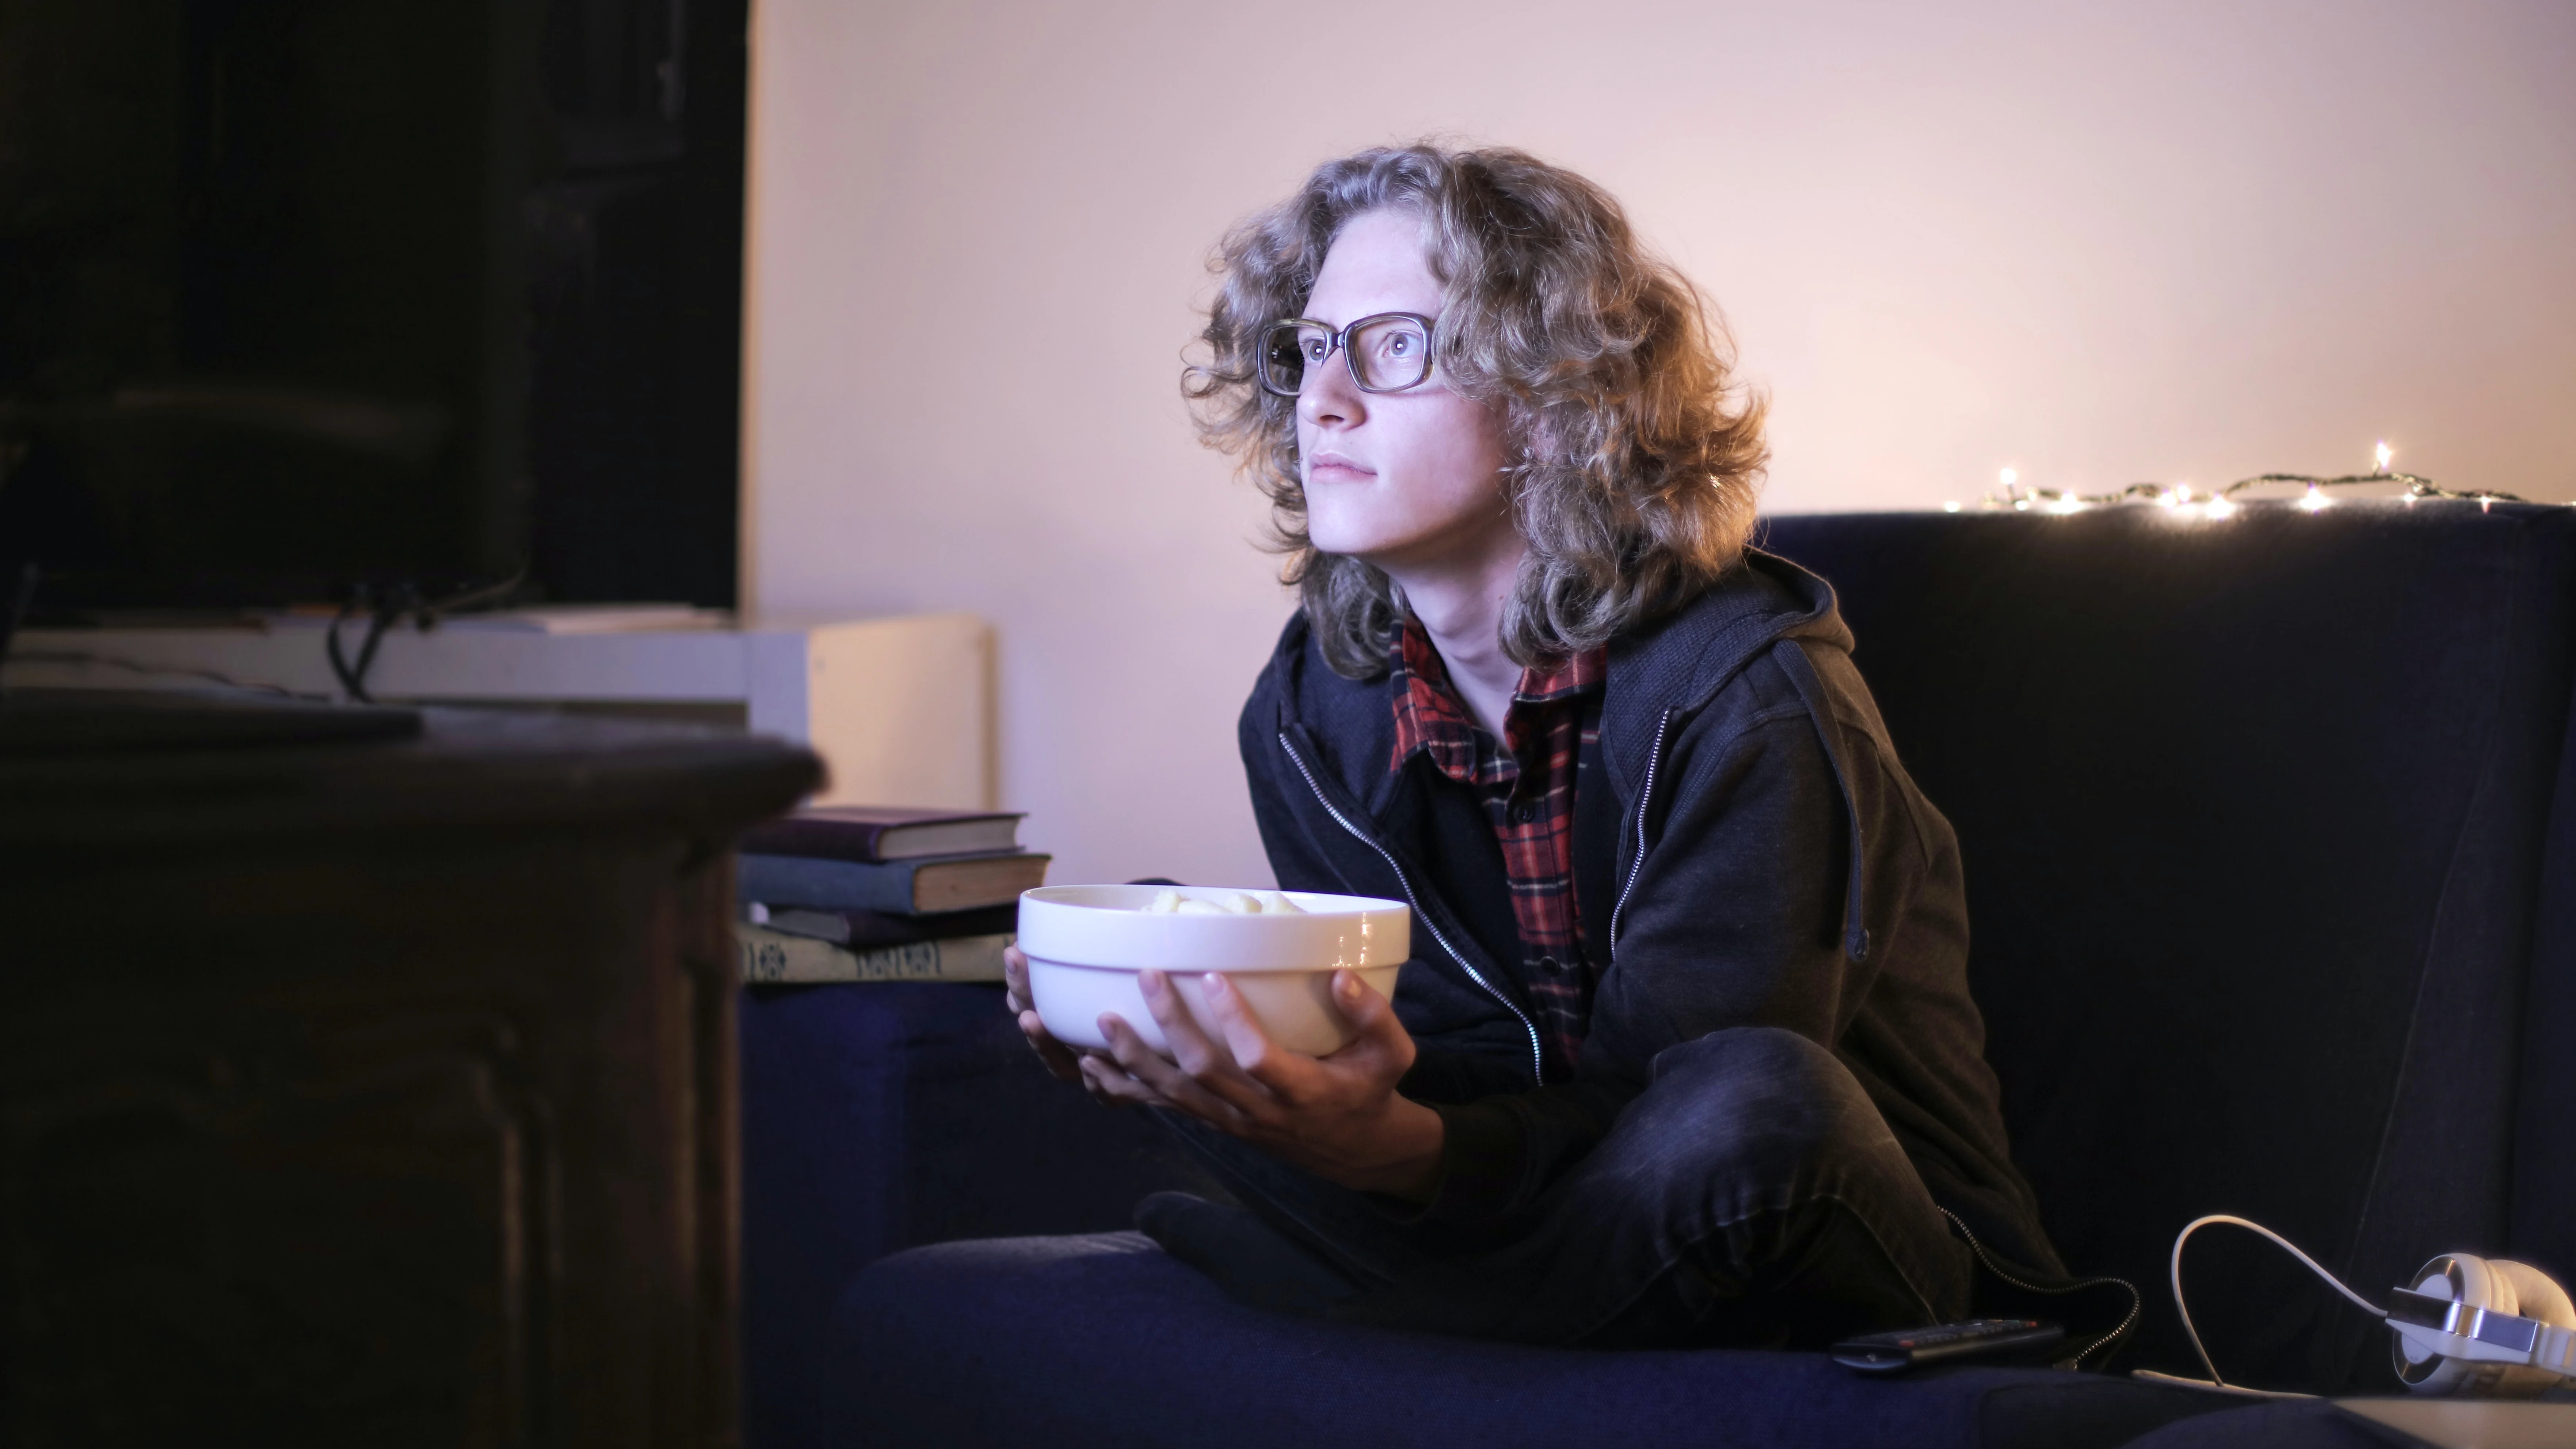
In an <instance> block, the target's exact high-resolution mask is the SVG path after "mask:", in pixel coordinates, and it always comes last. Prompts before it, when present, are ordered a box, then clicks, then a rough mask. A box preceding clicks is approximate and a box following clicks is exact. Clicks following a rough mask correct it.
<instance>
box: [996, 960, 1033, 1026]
mask: <svg viewBox="0 0 2576 1449" xmlns="http://www.w3.org/2000/svg"><path fill="white" fill-rule="evenodd" d="M1002 986H1003V996H1004V997H1005V999H1007V1000H1008V1001H1009V1002H1010V1003H1011V1013H1012V1014H1013V1015H1015V1016H1016V1015H1018V1014H1019V1013H1021V1012H1023V1011H1027V1010H1029V1009H1031V1008H1033V1007H1035V1006H1036V1005H1037V998H1036V997H1035V996H1034V995H1032V994H1031V993H1030V991H1029V958H1028V957H1027V956H1026V955H1025V954H1023V953H1022V952H1021V950H1020V948H1019V947H1017V946H1004V947H1003V948H1002Z"/></svg>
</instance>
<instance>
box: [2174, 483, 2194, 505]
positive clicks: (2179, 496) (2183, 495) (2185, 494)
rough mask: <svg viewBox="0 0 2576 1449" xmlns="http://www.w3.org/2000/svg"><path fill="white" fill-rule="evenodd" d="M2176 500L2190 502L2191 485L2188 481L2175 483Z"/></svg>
mask: <svg viewBox="0 0 2576 1449" xmlns="http://www.w3.org/2000/svg"><path fill="white" fill-rule="evenodd" d="M2174 501H2175V502H2177V503H2189V502H2190V501H2191V485H2190V484H2188V483H2177V484H2175V485H2174Z"/></svg>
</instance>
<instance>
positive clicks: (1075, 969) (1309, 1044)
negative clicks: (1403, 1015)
mask: <svg viewBox="0 0 2576 1449" xmlns="http://www.w3.org/2000/svg"><path fill="white" fill-rule="evenodd" d="M1168 889H1170V887H1168V886H1123V885H1117V886H1113V885H1095V886H1045V887H1042V888H1040V889H1038V890H1033V891H1022V892H1021V893H1020V932H1019V935H1020V940H1019V945H1020V950H1021V951H1022V952H1024V953H1025V954H1026V955H1027V956H1028V958H1029V993H1030V995H1032V996H1033V997H1035V998H1036V1004H1037V1011H1038V1019H1039V1020H1041V1021H1044V1022H1045V1023H1046V1029H1047V1030H1048V1031H1049V1032H1050V1033H1052V1034H1053V1035H1054V1037H1055V1039H1056V1040H1058V1041H1061V1042H1064V1043H1067V1044H1068V1045H1072V1046H1078V1047H1106V1046H1108V1045H1109V1041H1108V1039H1107V1038H1106V1037H1103V1036H1102V1035H1101V1034H1100V1024H1099V1022H1100V1014H1101V1013H1102V1012H1104V1011H1114V1012H1116V1013H1118V1015H1120V1016H1121V1017H1124V1018H1126V1021H1127V1024H1128V1025H1130V1026H1132V1027H1134V1028H1136V1034H1137V1035H1138V1036H1141V1037H1143V1038H1144V1039H1145V1044H1146V1045H1148V1046H1150V1047H1152V1048H1153V1049H1154V1050H1156V1051H1158V1052H1162V1053H1165V1054H1166V1055H1168V1054H1169V1053H1170V1051H1171V1047H1170V1046H1169V1044H1168V1043H1166V1042H1165V1041H1164V1040H1163V1028H1162V1025H1161V1024H1160V1023H1159V1022H1157V1021H1155V1020H1154V1013H1153V1012H1152V1011H1150V1010H1148V1009H1147V1008H1146V1005H1145V994H1144V992H1143V991H1142V990H1140V989H1138V987H1137V985H1136V973H1137V972H1139V971H1144V970H1156V971H1167V972H1170V973H1171V981H1172V984H1173V985H1174V986H1176V987H1178V988H1179V989H1180V996H1181V1000H1182V1002H1183V1003H1184V1004H1185V1005H1187V1006H1188V1007H1189V1010H1190V1015H1191V1016H1192V1017H1193V1018H1195V1019H1196V1020H1197V1022H1198V1024H1199V1026H1200V1028H1201V1029H1203V1030H1205V1031H1206V1032H1207V1033H1208V1035H1209V1036H1210V1037H1215V1036H1216V1035H1217V1027H1216V1019H1215V1018H1214V1017H1212V1016H1210V1015H1209V1014H1208V1009H1207V996H1206V992H1205V989H1204V988H1203V987H1202V986H1201V985H1200V983H1199V975H1200V973H1201V972H1206V971H1222V972H1224V973H1226V975H1227V976H1228V977H1229V978H1231V984H1232V985H1233V986H1234V988H1235V990H1237V991H1238V992H1240V993H1241V994H1242V996H1243V999H1244V1001H1245V1003H1246V1004H1248V1005H1249V1006H1251V1008H1252V1014H1253V1016H1254V1017H1255V1018H1256V1019H1257V1020H1259V1021H1260V1023H1261V1025H1262V1027H1263V1029H1264V1030H1266V1031H1268V1032H1269V1033H1270V1039H1271V1040H1272V1041H1274V1042H1277V1043H1278V1044H1279V1045H1281V1046H1283V1047H1286V1048H1288V1049H1289V1050H1290V1051H1298V1052H1304V1053H1306V1054H1307V1055H1309V1056H1323V1055H1325V1054H1326V1053H1328V1052H1333V1051H1337V1050H1339V1049H1340V1048H1342V1047H1343V1046H1345V1045H1347V1044H1348V1043H1349V1042H1350V1039H1351V1037H1352V1035H1353V1032H1352V1030H1351V1028H1350V1025H1349V1023H1348V1022H1346V1021H1344V1020H1343V1019H1342V1013H1341V1009H1340V1008H1339V1007H1336V1006H1334V1005H1333V1001H1332V981H1333V972H1334V971H1336V970H1338V969H1342V968H1348V969H1350V970H1353V971H1356V972H1358V973H1359V975H1360V979H1361V980H1363V981H1366V982H1367V983H1368V984H1369V985H1370V986H1372V987H1374V988H1376V989H1377V990H1378V991H1380V992H1383V993H1386V994H1388V995H1392V994H1393V993H1394V991H1395V973H1396V970H1397V968H1398V967H1401V966H1402V965H1403V964H1404V960H1405V958H1406V957H1407V956H1410V955H1412V954H1413V912H1412V910H1411V908H1409V907H1407V906H1406V905H1405V904H1404V902H1402V901H1382V900H1378V899H1375V898H1373V897H1370V896H1332V895H1320V894H1316V893H1313V892H1309V891H1289V892H1287V893H1286V894H1287V896H1288V899H1290V900H1291V901H1294V902H1296V903H1297V905H1298V906H1299V908H1300V909H1302V910H1303V912H1304V914H1302V915H1290V914H1288V913H1285V912H1282V913H1280V914H1278V915H1259V916H1233V915H1225V916H1200V915H1188V916H1180V915H1160V914H1148V913H1147V912H1146V911H1145V910H1144V907H1145V905H1146V904H1147V903H1148V902H1150V901H1152V900H1153V899H1154V897H1155V896H1157V895H1160V894H1161V893H1162V892H1163V891H1165V890H1168ZM1180 890H1181V894H1182V895H1183V896H1190V897H1196V898H1198V899H1201V900H1210V899H1214V898H1216V897H1218V896H1225V895H1233V894H1236V892H1233V891H1226V890H1216V889H1211V888H1208V887H1203V886H1200V887H1192V886H1183V887H1181V888H1180ZM1244 894H1249V892H1244Z"/></svg>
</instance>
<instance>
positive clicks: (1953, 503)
mask: <svg viewBox="0 0 2576 1449" xmlns="http://www.w3.org/2000/svg"><path fill="white" fill-rule="evenodd" d="M1941 511H1942V512H1943V513H1956V512H1958V511H1959V500H1958V499H1956V498H1951V499H1947V500H1944V501H1943V502H1942V504H1941Z"/></svg>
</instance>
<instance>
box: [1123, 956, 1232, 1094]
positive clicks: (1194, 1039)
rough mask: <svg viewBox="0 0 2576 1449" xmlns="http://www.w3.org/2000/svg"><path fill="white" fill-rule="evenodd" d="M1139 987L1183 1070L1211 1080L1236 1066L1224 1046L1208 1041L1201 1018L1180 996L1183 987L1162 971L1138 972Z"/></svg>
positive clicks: (1173, 1056) (1173, 1055)
mask: <svg viewBox="0 0 2576 1449" xmlns="http://www.w3.org/2000/svg"><path fill="white" fill-rule="evenodd" d="M1136 986H1137V989H1138V990H1140V991H1141V992H1143V993H1144V996H1145V1008H1146V1009H1147V1010H1149V1011H1151V1012H1153V1013H1154V1021H1155V1022H1156V1024H1158V1025H1160V1026H1161V1027H1162V1028H1163V1040H1164V1042H1165V1043H1166V1044H1168V1045H1169V1046H1170V1047H1171V1049H1172V1060H1173V1062H1174V1063H1175V1064H1176V1065H1178V1066H1179V1067H1180V1069H1181V1070H1182V1071H1185V1072H1187V1073H1189V1074H1190V1075H1191V1076H1193V1077H1196V1078H1198V1079H1199V1080H1200V1081H1202V1082H1206V1081H1209V1080H1210V1079H1212V1078H1214V1077H1216V1076H1217V1075H1219V1074H1220V1073H1222V1072H1223V1071H1224V1070H1225V1069H1226V1068H1229V1067H1231V1066H1233V1065H1234V1062H1233V1059H1232V1058H1230V1057H1228V1056H1227V1055H1226V1054H1225V1051H1224V1049H1223V1048H1221V1047H1219V1046H1218V1045H1217V1044H1216V1043H1215V1042H1212V1041H1210V1040H1208V1035H1207V1033H1206V1032H1205V1031H1202V1030H1200V1028H1199V1023H1198V1018H1196V1017H1194V1016H1192V1015H1190V1007H1189V1003H1188V1002H1186V1001H1183V1000H1182V999H1181V992H1180V988H1179V987H1177V986H1174V985H1173V984H1172V979H1171V978H1170V977H1169V976H1167V975H1165V974H1164V973H1162V972H1160V971H1139V972H1137V973H1136Z"/></svg>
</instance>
